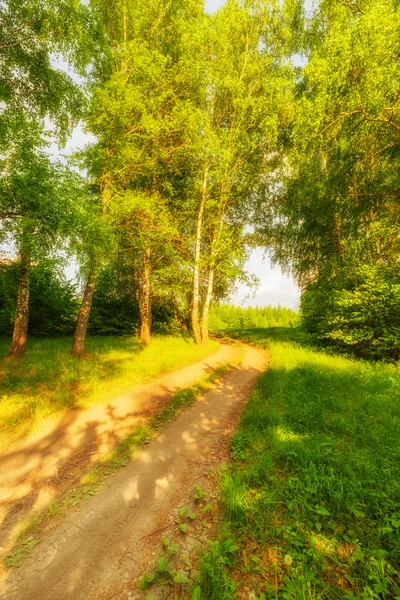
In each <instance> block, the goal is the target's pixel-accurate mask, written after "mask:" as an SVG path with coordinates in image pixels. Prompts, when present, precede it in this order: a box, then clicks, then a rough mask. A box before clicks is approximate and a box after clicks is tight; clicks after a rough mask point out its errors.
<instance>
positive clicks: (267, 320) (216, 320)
mask: <svg viewBox="0 0 400 600" xmlns="http://www.w3.org/2000/svg"><path fill="white" fill-rule="evenodd" d="M299 318H300V317H299V314H298V313H297V312H295V311H294V310H292V309H290V308H285V307H281V306H276V307H274V306H256V307H252V306H249V307H246V308H243V307H241V306H235V305H234V304H214V305H213V306H212V308H211V310H210V329H211V330H215V331H220V330H231V329H256V328H263V327H295V326H296V325H298V323H299Z"/></svg>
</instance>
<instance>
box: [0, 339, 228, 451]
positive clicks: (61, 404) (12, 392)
mask: <svg viewBox="0 0 400 600" xmlns="http://www.w3.org/2000/svg"><path fill="white" fill-rule="evenodd" d="M8 343H9V341H8V340H4V339H1V340H0V355H1V356H4V355H5V354H6V351H7V347H8ZM70 346H71V340H70V339H69V338H61V339H46V340H30V341H29V344H28V350H27V354H26V356H25V358H24V359H22V360H20V361H7V360H5V359H2V360H0V423H1V429H0V448H1V449H2V450H4V449H6V448H7V447H8V446H9V445H10V443H12V442H13V441H15V440H18V439H19V440H20V439H22V438H23V437H25V436H26V435H28V434H29V433H31V432H32V431H36V430H38V429H40V428H41V427H43V426H44V425H45V422H46V420H47V419H49V418H50V419H54V418H57V419H58V418H60V417H61V416H62V414H63V413H65V411H66V410H67V409H71V408H74V409H82V408H87V407H89V406H92V405H94V404H100V403H103V402H107V401H108V400H110V399H111V398H113V397H115V396H116V395H118V394H121V393H123V392H125V391H127V390H129V389H132V388H134V387H136V386H138V385H140V384H143V383H146V382H149V381H151V380H152V379H154V378H156V377H158V376H159V375H161V374H163V373H166V372H168V371H172V370H175V369H179V368H182V367H184V366H186V365H188V364H190V363H193V362H196V361H198V360H201V359H202V358H204V357H206V356H208V355H210V354H212V353H214V352H215V351H216V350H217V349H218V346H219V344H218V342H216V341H210V342H209V343H208V345H207V346H205V347H202V346H196V344H194V343H193V341H192V340H191V339H188V338H183V337H155V338H154V339H153V342H152V344H151V345H149V346H146V347H144V346H142V345H141V344H140V343H139V342H138V341H137V339H136V338H121V337H91V338H88V341H87V352H88V357H87V358H86V359H84V360H82V359H77V358H73V357H72V356H71V355H70V353H69V352H70Z"/></svg>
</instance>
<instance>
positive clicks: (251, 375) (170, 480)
mask: <svg viewBox="0 0 400 600" xmlns="http://www.w3.org/2000/svg"><path fill="white" fill-rule="evenodd" d="M225 361H226V356H225V357H224V359H223V362H225ZM264 368H265V357H264V355H263V354H262V353H261V352H260V351H259V350H257V349H255V348H250V347H246V351H245V355H244V358H243V359H242V362H241V363H240V365H239V366H238V367H237V368H235V369H233V370H232V371H230V372H228V373H227V374H226V375H225V376H224V377H223V378H222V379H221V380H220V382H219V383H218V384H217V385H216V387H215V388H213V389H212V390H210V391H209V392H208V393H206V394H205V396H204V397H203V398H202V399H200V400H199V401H198V402H196V403H195V404H194V405H193V406H192V407H190V408H189V409H188V410H186V411H185V412H184V413H183V414H182V415H181V416H180V417H178V419H177V420H176V421H175V422H174V423H173V424H172V425H170V426H169V427H168V428H167V429H166V431H165V432H164V433H163V434H162V435H161V436H160V437H159V438H157V439H155V440H153V441H152V442H151V443H150V444H149V445H148V446H147V448H146V451H142V452H140V453H138V454H137V455H136V457H135V458H134V459H133V460H132V462H131V463H129V465H128V466H127V467H126V468H124V469H122V470H121V471H120V472H119V473H118V474H116V475H115V476H113V477H112V478H110V479H109V480H108V484H109V487H108V488H104V489H103V490H102V491H100V492H99V493H98V494H97V495H96V496H94V497H93V498H92V499H90V500H89V501H88V502H87V503H85V504H84V505H83V507H82V509H81V510H80V511H79V512H78V511H76V512H73V513H71V514H70V515H69V516H68V517H67V519H65V521H64V522H63V523H62V524H61V525H60V526H59V527H58V528H57V529H56V530H54V531H53V532H51V533H49V534H48V535H47V537H46V538H45V539H44V540H43V541H42V543H41V544H40V545H38V546H37V547H36V548H35V549H34V550H33V551H32V553H31V555H30V556H29V558H28V559H27V560H26V562H25V563H24V565H23V566H22V567H21V568H20V569H16V570H14V571H13V572H12V573H10V574H8V576H7V577H6V578H5V579H3V580H2V581H1V582H0V597H1V598H2V599H3V598H4V599H5V600H25V599H28V598H29V600H106V599H108V598H111V597H112V598H115V599H116V600H119V599H121V600H122V599H127V598H131V597H132V596H131V595H130V592H129V589H132V587H131V586H132V584H133V582H135V580H136V579H137V578H138V577H139V576H140V575H141V574H143V572H144V571H145V570H146V566H147V565H148V563H149V560H150V558H151V555H152V553H153V552H154V544H153V543H152V542H151V540H152V539H153V538H154V535H156V534H157V536H158V537H157V540H158V539H159V538H160V536H161V535H162V531H163V528H165V527H166V526H167V524H168V519H169V517H170V515H171V514H172V513H173V511H174V508H175V507H176V506H178V505H179V504H180V503H181V502H184V501H185V499H186V498H187V497H188V494H192V490H193V488H194V486H195V485H196V481H197V478H198V477H201V474H202V473H203V472H204V468H205V465H206V464H209V463H210V457H213V460H216V458H215V456H216V453H218V447H219V444H220V442H221V438H223V437H224V436H227V435H230V433H231V431H232V424H234V423H235V422H236V418H237V415H238V412H239V411H240V410H241V407H242V406H243V402H244V400H245V399H246V398H247V397H248V395H249V393H250V391H251V388H252V387H253V385H254V384H255V382H256V379H257V377H258V376H259V374H260V373H261V372H262V370H263V369H264ZM181 385H182V384H181ZM153 534H154V535H153ZM145 542H146V543H145Z"/></svg>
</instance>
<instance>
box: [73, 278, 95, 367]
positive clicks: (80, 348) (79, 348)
mask: <svg viewBox="0 0 400 600" xmlns="http://www.w3.org/2000/svg"><path fill="white" fill-rule="evenodd" d="M98 276H99V270H98V269H97V267H95V266H92V268H91V270H90V273H89V277H88V279H87V281H86V286H85V291H84V293H83V298H82V302H81V305H80V308H79V313H78V318H77V320H76V326H75V332H74V339H73V341H72V350H71V352H72V355H73V356H84V354H85V341H86V331H87V327H88V323H89V316H90V309H91V307H92V300H93V294H94V290H95V287H96V282H97V279H98Z"/></svg>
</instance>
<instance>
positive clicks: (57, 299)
mask: <svg viewBox="0 0 400 600" xmlns="http://www.w3.org/2000/svg"><path fill="white" fill-rule="evenodd" d="M18 277H19V265H18V264H11V265H7V266H1V265H0V335H9V334H10V333H11V331H12V324H13V320H14V312H15V302H16V296H17V286H18ZM77 311H78V300H77V294H76V287H75V286H74V285H73V284H71V283H69V282H68V281H66V280H65V277H64V275H63V273H62V270H61V268H60V267H59V266H58V267H57V265H54V264H51V263H49V264H43V265H40V266H37V267H34V268H33V269H32V273H31V283H30V298H29V317H30V318H29V333H30V334H31V335H33V336H39V337H43V336H54V335H70V334H71V333H72V332H73V329H74V325H75V319H76V314H77Z"/></svg>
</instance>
